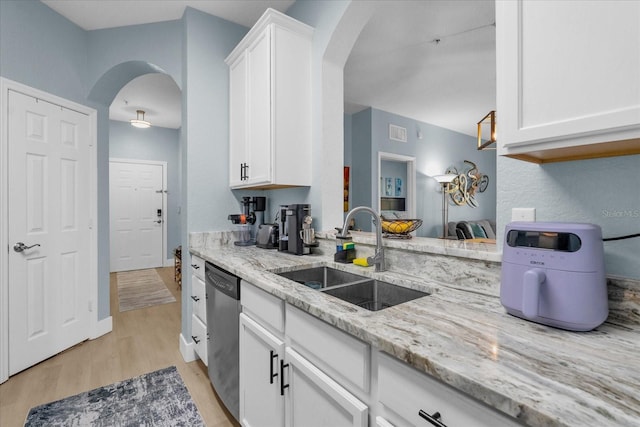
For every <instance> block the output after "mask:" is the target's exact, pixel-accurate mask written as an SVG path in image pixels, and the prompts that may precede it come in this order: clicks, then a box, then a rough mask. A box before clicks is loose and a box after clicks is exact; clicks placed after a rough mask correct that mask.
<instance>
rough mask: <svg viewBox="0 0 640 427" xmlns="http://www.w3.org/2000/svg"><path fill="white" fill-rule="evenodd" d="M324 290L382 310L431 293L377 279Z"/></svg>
mask: <svg viewBox="0 0 640 427" xmlns="http://www.w3.org/2000/svg"><path fill="white" fill-rule="evenodd" d="M322 292H324V293H326V294H329V295H333V296H334V297H336V298H340V299H341V300H343V301H346V302H349V303H351V304H355V305H357V306H359V307H362V308H365V309H367V310H370V311H378V310H382V309H383V308H387V307H393V306H394V305H398V304H402V303H404V302H407V301H412V300H414V299H417V298H421V297H424V296H427V295H429V294H428V293H426V292H422V291H418V290H415V289H410V288H405V287H403V286H398V285H394V284H392V283H387V282H382V281H380V280H375V279H369V280H367V281H364V282H360V283H353V284H349V285H345V286H340V287H335V288H331V289H325V290H323V291H322Z"/></svg>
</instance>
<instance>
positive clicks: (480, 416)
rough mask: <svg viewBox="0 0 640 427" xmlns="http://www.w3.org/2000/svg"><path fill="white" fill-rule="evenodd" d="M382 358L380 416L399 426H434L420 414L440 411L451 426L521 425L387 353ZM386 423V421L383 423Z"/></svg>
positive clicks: (379, 368) (381, 354)
mask: <svg viewBox="0 0 640 427" xmlns="http://www.w3.org/2000/svg"><path fill="white" fill-rule="evenodd" d="M379 356H380V357H379V358H378V362H379V365H378V390H379V393H378V400H379V402H380V404H381V408H380V409H381V411H379V413H380V412H382V413H381V414H380V415H383V416H384V418H385V419H386V420H388V422H390V423H391V424H392V425H394V426H396V427H400V426H425V427H426V426H431V425H432V424H430V422H428V421H427V420H425V419H423V418H422V417H420V415H418V413H419V411H421V410H422V411H424V412H426V413H427V414H434V413H435V412H439V413H440V415H441V417H442V418H441V419H440V421H441V422H442V423H443V424H445V425H447V427H466V426H476V427H481V426H492V427H496V426H509V427H515V426H519V425H520V424H518V423H517V421H516V420H515V419H514V418H510V417H508V416H506V415H504V414H502V413H500V412H498V411H497V410H495V409H493V408H490V407H488V406H486V405H484V404H483V403H481V402H479V401H477V400H475V399H473V398H471V397H470V396H467V395H466V394H464V393H461V392H459V391H457V390H455V389H453V388H452V387H450V386H448V385H446V384H443V383H441V382H439V381H437V380H436V379H435V378H432V377H430V376H429V375H427V374H424V373H422V372H419V371H417V370H415V369H413V368H412V367H410V366H409V365H407V364H405V363H402V362H400V361H399V360H397V359H394V358H392V357H391V356H388V355H386V354H384V353H380V354H379ZM383 425H384V424H383Z"/></svg>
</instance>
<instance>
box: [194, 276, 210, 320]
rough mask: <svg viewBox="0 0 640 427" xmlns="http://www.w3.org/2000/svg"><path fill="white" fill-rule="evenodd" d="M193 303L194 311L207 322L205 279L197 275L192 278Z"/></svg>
mask: <svg viewBox="0 0 640 427" xmlns="http://www.w3.org/2000/svg"><path fill="white" fill-rule="evenodd" d="M191 304H192V308H193V310H192V313H193V314H195V315H196V316H198V318H199V319H200V321H201V322H202V323H204V324H205V325H206V324H207V294H206V290H205V286H204V281H203V280H202V279H200V278H199V277H197V276H196V275H193V276H192V280H191Z"/></svg>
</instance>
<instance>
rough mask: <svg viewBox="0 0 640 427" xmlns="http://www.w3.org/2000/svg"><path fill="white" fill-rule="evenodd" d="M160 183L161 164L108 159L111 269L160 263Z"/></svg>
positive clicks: (161, 187) (161, 180)
mask: <svg viewBox="0 0 640 427" xmlns="http://www.w3.org/2000/svg"><path fill="white" fill-rule="evenodd" d="M163 184H164V183H163V165H162V164H159V163H135V162H129V161H117V160H111V161H110V162H109V205H110V218H111V221H110V222H111V271H125V270H139V269H144V268H155V267H162V265H163V256H162V252H163V250H162V248H163V245H162V237H163V216H164V212H162V198H163V188H164V185H163ZM158 212H160V215H158Z"/></svg>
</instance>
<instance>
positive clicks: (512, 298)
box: [500, 222, 609, 331]
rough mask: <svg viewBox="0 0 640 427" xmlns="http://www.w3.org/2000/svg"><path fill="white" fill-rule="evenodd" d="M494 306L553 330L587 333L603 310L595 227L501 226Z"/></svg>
mask: <svg viewBox="0 0 640 427" xmlns="http://www.w3.org/2000/svg"><path fill="white" fill-rule="evenodd" d="M500 302H501V303H502V305H503V306H504V307H505V308H506V310H507V312H508V313H509V314H512V315H514V316H517V317H521V318H523V319H527V320H531V321H533V322H537V323H542V324H545V325H549V326H554V327H557V328H562V329H568V330H572V331H589V330H591V329H594V328H596V327H597V326H599V325H600V324H602V323H603V322H604V321H605V320H606V319H607V316H608V314H609V306H608V297H607V282H606V279H605V271H604V248H603V244H602V231H601V229H600V227H599V226H597V225H594V224H582V223H563V222H512V223H509V224H507V226H506V229H505V243H504V247H503V254H502V279H501V283H500Z"/></svg>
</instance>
